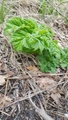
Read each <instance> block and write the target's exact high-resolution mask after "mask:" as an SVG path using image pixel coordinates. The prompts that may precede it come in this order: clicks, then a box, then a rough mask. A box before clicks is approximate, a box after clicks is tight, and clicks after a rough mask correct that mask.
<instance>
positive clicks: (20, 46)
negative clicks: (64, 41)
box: [4, 17, 68, 72]
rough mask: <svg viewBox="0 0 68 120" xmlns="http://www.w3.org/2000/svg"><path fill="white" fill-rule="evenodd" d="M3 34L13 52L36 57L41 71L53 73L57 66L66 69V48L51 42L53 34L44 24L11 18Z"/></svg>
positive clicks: (26, 19) (67, 54)
mask: <svg viewBox="0 0 68 120" xmlns="http://www.w3.org/2000/svg"><path fill="white" fill-rule="evenodd" d="M4 34H5V35H7V36H8V37H9V41H10V43H11V44H12V46H13V48H14V50H15V51H17V52H19V51H21V52H24V53H30V54H35V55H37V59H38V65H39V67H40V69H41V71H43V72H55V71H56V68H57V67H58V66H61V68H63V69H64V68H65V67H68V48H64V49H62V48H60V47H59V46H58V42H57V40H52V37H53V35H54V34H53V32H52V31H51V30H50V29H49V28H47V27H46V26H45V25H44V24H39V23H37V22H36V21H35V20H34V19H31V18H29V19H28V18H24V19H21V18H20V17H13V18H12V19H10V20H8V21H7V23H6V27H5V29H4Z"/></svg>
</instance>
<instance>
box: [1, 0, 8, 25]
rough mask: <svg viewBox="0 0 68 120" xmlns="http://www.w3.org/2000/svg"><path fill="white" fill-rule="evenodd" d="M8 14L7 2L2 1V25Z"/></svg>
mask: <svg viewBox="0 0 68 120" xmlns="http://www.w3.org/2000/svg"><path fill="white" fill-rule="evenodd" d="M8 12H9V10H8V9H6V6H5V0H2V3H1V5H0V24H1V23H3V22H4V18H5V16H6V15H7V13H8Z"/></svg>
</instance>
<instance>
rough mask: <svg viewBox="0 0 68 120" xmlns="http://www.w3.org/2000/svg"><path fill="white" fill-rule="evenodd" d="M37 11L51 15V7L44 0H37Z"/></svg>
mask: <svg viewBox="0 0 68 120" xmlns="http://www.w3.org/2000/svg"><path fill="white" fill-rule="evenodd" d="M51 2H52V1H51ZM38 6H39V10H38V11H39V13H40V14H41V15H43V16H44V15H45V14H46V15H51V14H52V13H53V10H54V9H53V7H52V6H51V5H49V4H48V3H47V1H46V0H39V4H38Z"/></svg>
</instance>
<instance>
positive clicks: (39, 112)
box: [29, 92, 54, 120]
mask: <svg viewBox="0 0 68 120" xmlns="http://www.w3.org/2000/svg"><path fill="white" fill-rule="evenodd" d="M29 99H30V102H31V103H32V105H33V106H34V108H35V109H36V112H37V113H38V114H39V115H41V116H42V117H43V118H44V119H45V120H54V119H53V118H51V117H50V116H49V115H48V114H47V113H46V112H45V110H44V109H43V108H41V109H40V108H38V107H37V106H36V105H35V104H34V102H33V101H32V99H31V96H30V92H29Z"/></svg>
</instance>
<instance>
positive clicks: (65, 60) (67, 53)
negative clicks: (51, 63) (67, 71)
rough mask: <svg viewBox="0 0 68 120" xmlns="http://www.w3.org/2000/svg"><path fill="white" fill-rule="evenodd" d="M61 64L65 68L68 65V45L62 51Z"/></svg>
mask: <svg viewBox="0 0 68 120" xmlns="http://www.w3.org/2000/svg"><path fill="white" fill-rule="evenodd" d="M60 66H61V68H63V69H64V68H65V67H68V47H65V48H64V49H63V50H62V52H61V57H60Z"/></svg>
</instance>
